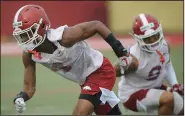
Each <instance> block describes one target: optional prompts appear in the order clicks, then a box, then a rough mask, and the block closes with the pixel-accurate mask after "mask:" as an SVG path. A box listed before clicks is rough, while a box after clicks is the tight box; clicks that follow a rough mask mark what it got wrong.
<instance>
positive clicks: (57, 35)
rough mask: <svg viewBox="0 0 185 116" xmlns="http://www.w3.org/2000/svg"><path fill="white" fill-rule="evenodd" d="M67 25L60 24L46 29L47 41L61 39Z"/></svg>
mask: <svg viewBox="0 0 185 116" xmlns="http://www.w3.org/2000/svg"><path fill="white" fill-rule="evenodd" d="M67 27H68V26H67V25H64V26H60V27H58V28H56V29H49V30H48V31H47V38H48V40H49V41H51V42H56V41H58V40H61V39H62V36H63V33H64V29H65V28H67Z"/></svg>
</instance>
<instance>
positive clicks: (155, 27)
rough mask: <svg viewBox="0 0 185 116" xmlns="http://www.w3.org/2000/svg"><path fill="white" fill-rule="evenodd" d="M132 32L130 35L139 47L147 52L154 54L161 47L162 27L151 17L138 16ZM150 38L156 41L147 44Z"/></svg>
mask: <svg viewBox="0 0 185 116" xmlns="http://www.w3.org/2000/svg"><path fill="white" fill-rule="evenodd" d="M132 31H133V34H132V35H133V37H134V38H135V39H136V41H137V42H138V44H139V45H140V47H141V48H142V49H143V50H145V51H147V52H154V51H156V50H158V49H160V47H161V46H162V45H163V41H162V40H163V39H164V35H163V31H162V26H161V24H160V23H159V22H158V21H157V20H156V19H155V18H154V17H153V16H151V15H148V14H139V15H138V16H137V17H136V18H135V20H134V23H133V27H132ZM151 37H155V38H157V39H155V41H153V42H147V41H148V40H149V39H151ZM149 41H150V40H149Z"/></svg>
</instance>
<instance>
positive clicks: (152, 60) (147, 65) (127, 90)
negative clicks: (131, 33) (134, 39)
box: [118, 40, 170, 100]
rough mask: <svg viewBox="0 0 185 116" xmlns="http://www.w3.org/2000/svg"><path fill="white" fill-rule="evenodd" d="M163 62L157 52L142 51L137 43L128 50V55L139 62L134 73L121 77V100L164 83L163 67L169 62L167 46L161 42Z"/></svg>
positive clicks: (164, 42)
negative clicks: (131, 55)
mask: <svg viewBox="0 0 185 116" xmlns="http://www.w3.org/2000/svg"><path fill="white" fill-rule="evenodd" d="M159 51H160V52H161V53H162V54H163V56H164V58H165V62H164V63H161V62H160V56H159V55H158V53H157V52H154V53H148V52H146V51H143V50H142V49H141V48H140V46H139V45H138V43H136V44H135V45H133V46H132V47H131V48H130V53H131V54H133V55H134V56H135V57H136V58H137V59H138V61H139V66H138V69H137V71H136V72H134V73H130V74H126V75H124V76H122V77H121V80H120V82H119V85H118V86H119V92H118V93H119V96H120V97H121V99H125V100H126V98H128V96H129V95H131V94H132V93H134V92H136V91H138V90H140V89H148V88H156V87H160V86H161V84H162V83H163V82H164V78H165V74H166V69H165V65H166V64H167V62H168V61H169V60H170V58H169V53H168V45H167V42H166V41H165V40H163V46H162V47H161V49H160V50H159Z"/></svg>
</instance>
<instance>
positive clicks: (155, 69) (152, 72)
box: [146, 66, 161, 81]
mask: <svg viewBox="0 0 185 116" xmlns="http://www.w3.org/2000/svg"><path fill="white" fill-rule="evenodd" d="M160 71H161V66H156V67H153V68H152V69H151V70H150V72H149V75H148V77H149V78H148V79H146V80H148V81H152V80H155V79H157V78H158V76H159V74H160Z"/></svg>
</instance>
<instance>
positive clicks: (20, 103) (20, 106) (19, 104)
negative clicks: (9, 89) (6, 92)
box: [15, 98, 26, 113]
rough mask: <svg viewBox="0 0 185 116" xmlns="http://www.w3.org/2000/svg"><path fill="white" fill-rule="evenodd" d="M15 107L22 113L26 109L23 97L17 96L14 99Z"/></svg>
mask: <svg viewBox="0 0 185 116" xmlns="http://www.w3.org/2000/svg"><path fill="white" fill-rule="evenodd" d="M15 109H16V111H17V112H19V113H22V112H23V111H25V110H26V104H25V102H24V99H23V98H17V99H16V100H15Z"/></svg>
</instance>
